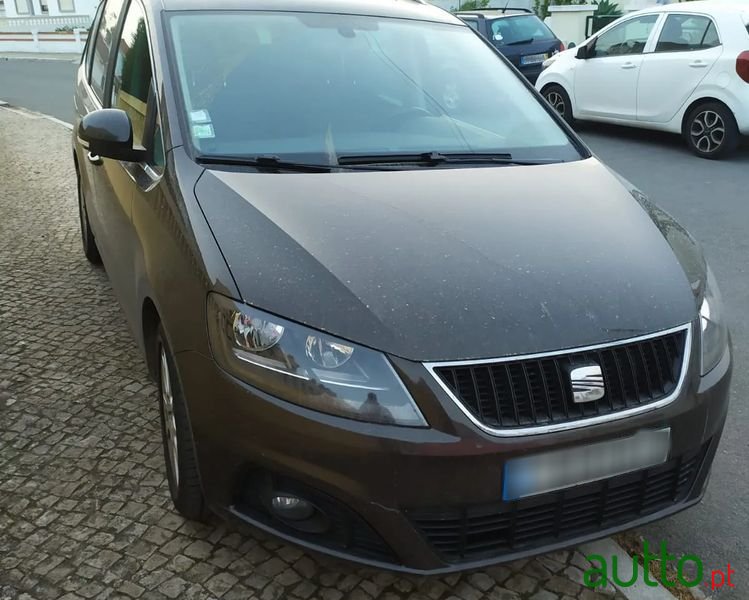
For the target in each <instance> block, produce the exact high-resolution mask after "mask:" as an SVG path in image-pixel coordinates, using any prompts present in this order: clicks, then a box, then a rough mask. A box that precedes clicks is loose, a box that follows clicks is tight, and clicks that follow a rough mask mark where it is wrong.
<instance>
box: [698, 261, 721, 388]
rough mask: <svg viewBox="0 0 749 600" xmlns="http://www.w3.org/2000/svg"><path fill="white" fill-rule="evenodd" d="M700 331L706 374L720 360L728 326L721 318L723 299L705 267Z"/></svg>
mask: <svg viewBox="0 0 749 600" xmlns="http://www.w3.org/2000/svg"><path fill="white" fill-rule="evenodd" d="M700 329H701V332H702V338H701V339H702V369H701V372H702V375H706V374H707V373H709V372H710V371H711V370H712V369H714V368H715V366H716V365H717V364H718V363H719V362H720V359H721V358H723V353H724V352H725V350H726V345H727V344H728V328H727V327H726V324H725V321H724V319H723V300H722V299H721V297H720V290H719V289H718V284H717V283H716V281H715V276H714V275H713V272H712V270H711V269H710V268H709V267H708V269H707V282H706V284H705V295H704V298H703V300H702V306H701V307H700Z"/></svg>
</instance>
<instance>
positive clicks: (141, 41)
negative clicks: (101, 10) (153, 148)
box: [111, 2, 152, 146]
mask: <svg viewBox="0 0 749 600" xmlns="http://www.w3.org/2000/svg"><path fill="white" fill-rule="evenodd" d="M151 79H152V72H151V53H150V51H149V49H148V29H147V26H146V15H145V13H144V11H143V7H142V6H141V5H140V3H139V2H131V3H130V8H129V9H128V13H127V16H126V18H125V22H124V24H123V26H122V35H121V37H120V42H119V44H118V46H117V57H116V59H115V64H114V74H113V76H112V104H111V106H112V108H119V109H121V110H124V111H125V112H126V113H127V114H128V116H129V117H130V120H131V121H132V123H133V144H135V145H136V146H145V144H144V139H143V136H144V132H145V130H146V114H147V112H148V94H149V91H150V89H151Z"/></svg>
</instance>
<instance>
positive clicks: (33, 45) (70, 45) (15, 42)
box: [0, 29, 87, 54]
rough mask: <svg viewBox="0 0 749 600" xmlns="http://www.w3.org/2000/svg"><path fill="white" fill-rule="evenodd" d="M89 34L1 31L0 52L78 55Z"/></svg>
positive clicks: (79, 32)
mask: <svg viewBox="0 0 749 600" xmlns="http://www.w3.org/2000/svg"><path fill="white" fill-rule="evenodd" d="M86 37H87V34H86V32H85V31H81V30H80V29H76V30H74V31H73V33H62V32H56V33H55V32H46V33H40V32H38V31H0V52H22V53H29V52H34V53H43V54H76V53H80V52H82V51H83V46H84V45H85V43H86Z"/></svg>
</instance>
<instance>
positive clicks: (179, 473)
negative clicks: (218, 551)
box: [157, 327, 208, 521]
mask: <svg viewBox="0 0 749 600" xmlns="http://www.w3.org/2000/svg"><path fill="white" fill-rule="evenodd" d="M157 342H158V351H159V408H160V413H161V437H162V441H163V445H164V461H165V463H166V474H167V480H168V481H169V492H170V493H171V496H172V501H173V502H174V506H175V507H176V508H177V510H178V511H179V512H180V514H181V515H182V516H183V517H185V518H187V519H191V520H193V521H205V520H206V519H207V516H208V512H207V510H206V506H205V499H204V497H203V490H202V488H201V485H200V476H199V473H198V460H197V455H196V452H195V446H194V443H193V439H192V430H191V428H190V422H189V419H188V418H187V405H186V403H185V398H184V395H183V393H182V386H181V385H180V382H179V378H178V377H177V371H176V367H175V363H174V358H173V356H172V353H171V351H170V350H169V344H168V343H167V341H166V336H165V335H164V330H163V329H162V328H161V327H159V334H158V339H157Z"/></svg>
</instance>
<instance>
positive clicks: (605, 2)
mask: <svg viewBox="0 0 749 600" xmlns="http://www.w3.org/2000/svg"><path fill="white" fill-rule="evenodd" d="M594 4H596V12H594V13H593V33H595V32H596V31H598V30H599V29H601V28H602V27H605V26H606V25H608V24H609V23H611V22H612V21H614V20H616V19H618V18H619V17H621V16H622V10H621V8H619V5H618V4H617V3H616V2H611V1H610V0H600V2H594Z"/></svg>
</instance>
